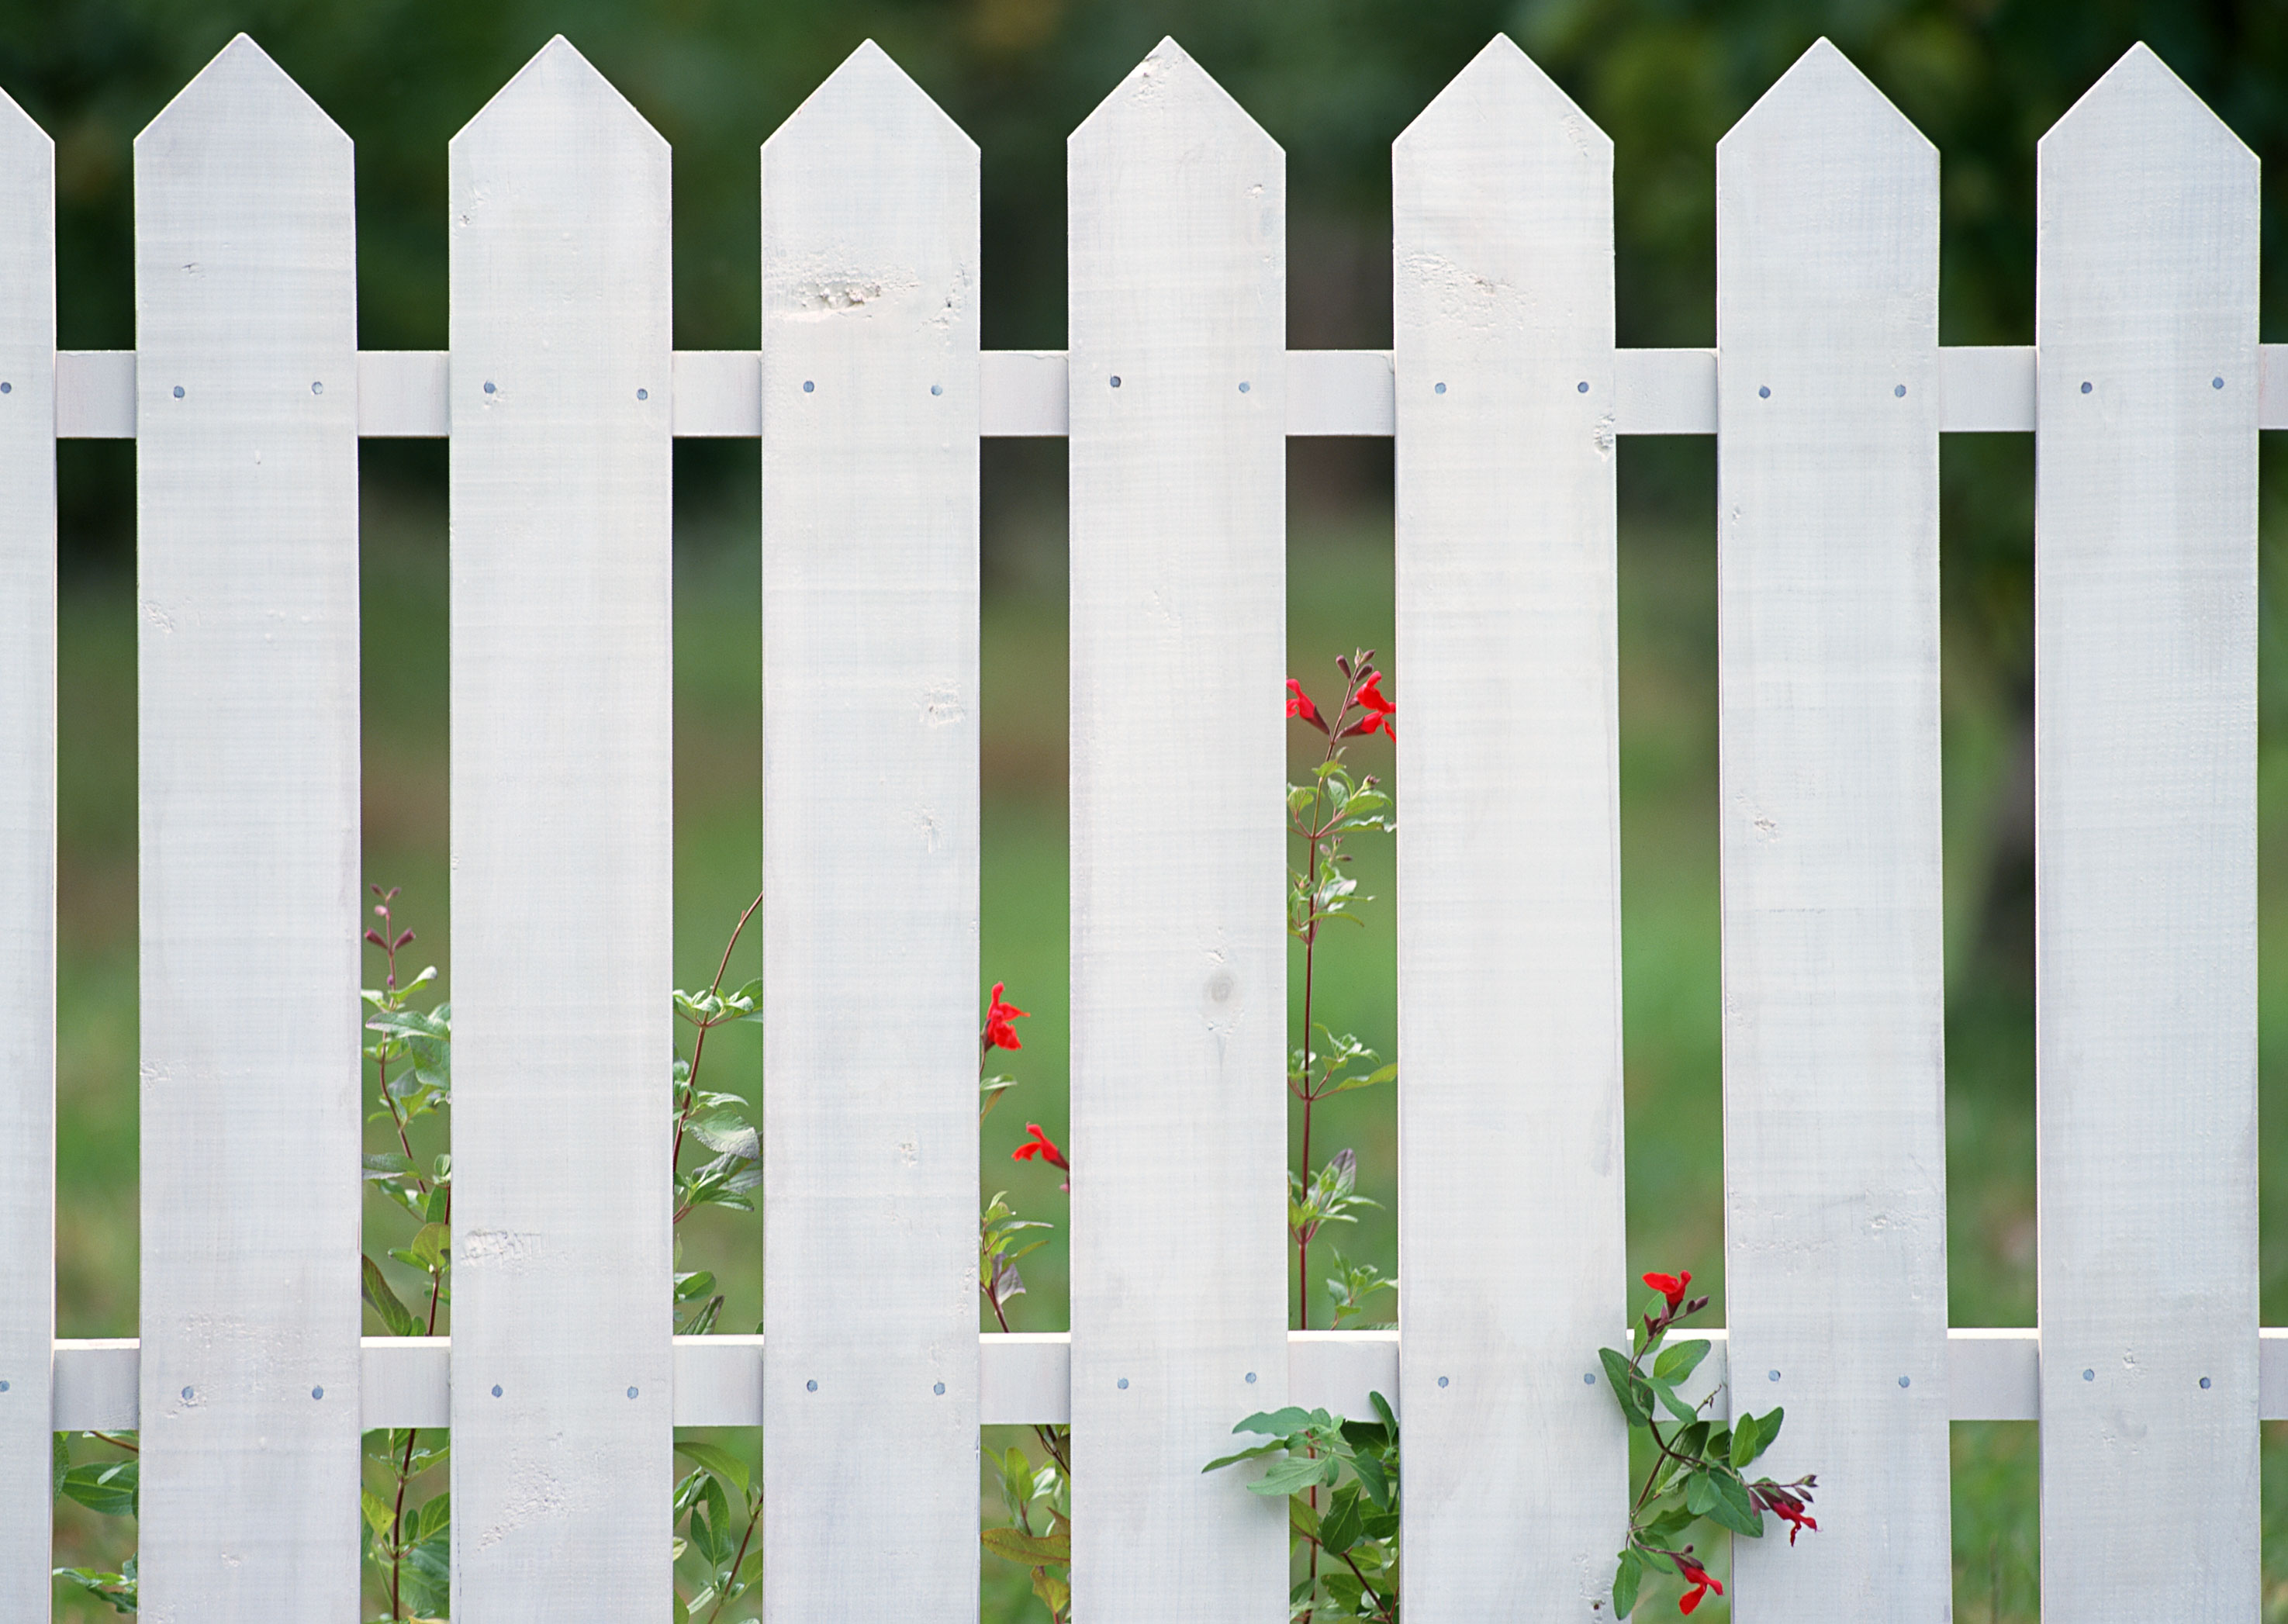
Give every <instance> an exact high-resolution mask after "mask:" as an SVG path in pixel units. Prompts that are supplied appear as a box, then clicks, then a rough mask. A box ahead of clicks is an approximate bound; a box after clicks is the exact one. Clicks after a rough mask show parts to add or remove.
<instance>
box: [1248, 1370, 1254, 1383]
mask: <svg viewBox="0 0 2288 1624" xmlns="http://www.w3.org/2000/svg"><path fill="white" fill-rule="evenodd" d="M1247 1379H1248V1380H1249V1381H1250V1382H1252V1381H1254V1380H1255V1373H1254V1372H1253V1371H1249V1372H1248V1373H1247Z"/></svg>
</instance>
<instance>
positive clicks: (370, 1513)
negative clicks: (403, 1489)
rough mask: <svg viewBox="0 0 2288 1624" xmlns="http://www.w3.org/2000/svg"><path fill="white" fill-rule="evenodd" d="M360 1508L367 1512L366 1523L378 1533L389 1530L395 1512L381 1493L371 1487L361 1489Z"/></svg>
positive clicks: (359, 1493)
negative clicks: (375, 1491)
mask: <svg viewBox="0 0 2288 1624" xmlns="http://www.w3.org/2000/svg"><path fill="white" fill-rule="evenodd" d="M358 1509H359V1510H360V1511H361V1512H363V1513H364V1514H365V1525H366V1526H367V1527H369V1528H370V1529H372V1530H373V1531H374V1533H376V1534H377V1535H378V1534H385V1533H388V1532H389V1525H390V1522H391V1520H392V1517H393V1513H392V1512H391V1510H390V1509H389V1502H388V1501H385V1500H384V1499H383V1498H382V1497H381V1496H380V1495H378V1494H377V1493H374V1492H373V1491H372V1490H371V1489H361V1490H359V1491H358Z"/></svg>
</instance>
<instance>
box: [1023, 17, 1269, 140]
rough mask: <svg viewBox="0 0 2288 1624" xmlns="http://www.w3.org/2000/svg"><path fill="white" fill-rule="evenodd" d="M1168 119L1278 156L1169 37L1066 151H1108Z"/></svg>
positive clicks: (1103, 103)
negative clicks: (1259, 146) (1246, 142)
mask: <svg viewBox="0 0 2288 1624" xmlns="http://www.w3.org/2000/svg"><path fill="white" fill-rule="evenodd" d="M1172 118H1181V119H1184V120H1186V121H1187V122H1188V123H1196V124H1197V125H1198V126H1199V127H1200V129H1201V130H1202V131H1203V132H1208V131H1218V130H1220V131H1224V132H1227V133H1228V134H1229V135H1230V136H1233V137H1235V138H1238V139H1247V140H1254V141H1259V142H1261V143H1262V145H1263V147H1265V148H1266V149H1267V151H1269V152H1278V151H1279V150H1280V148H1279V143H1278V142H1276V141H1275V140H1273V139H1271V136H1270V134H1269V132H1268V131H1266V130H1265V129H1264V128H1263V126H1262V125H1260V124H1259V123H1256V122H1255V120H1254V119H1253V118H1251V117H1250V116H1249V115H1248V111H1247V109H1246V108H1245V107H1241V106H1240V105H1239V103H1238V102H1237V101H1235V100H1234V99H1232V95H1231V92H1230V91H1227V90H1225V89H1224V88H1223V86H1222V85H1220V84H1218V83H1216V82H1215V80H1214V78H1213V77H1212V76H1211V75H1209V73H1208V71H1207V69H1206V68H1204V67H1201V66H1200V65H1199V64H1198V63H1197V62H1196V61H1194V60H1193V59H1192V58H1191V54H1190V53H1189V52H1188V51H1186V50H1185V49H1184V48H1183V47H1182V46H1181V45H1180V44H1177V43H1176V41H1175V36H1173V35H1171V36H1167V37H1165V38H1164V39H1163V40H1161V42H1160V43H1159V44H1156V45H1155V46H1153V47H1152V50H1151V51H1150V53H1149V54H1148V55H1147V56H1146V57H1145V59H1143V60H1142V61H1140V62H1139V63H1138V64H1137V65H1136V66H1135V67H1132V68H1131V69H1130V70H1129V73H1128V76H1127V77H1126V78H1125V79H1123V80H1122V81H1121V82H1120V83H1119V84H1118V85H1117V86H1116V88H1115V89H1114V91H1113V92H1112V94H1110V95H1109V96H1107V97H1106V98H1105V99H1103V100H1102V101H1100V102H1099V103H1097V104H1096V108H1095V110H1094V111H1093V112H1092V113H1090V115H1088V116H1087V117H1086V118H1084V119H1083V120H1081V122H1080V124H1079V126H1078V127H1077V128H1076V129H1075V130H1074V131H1073V132H1072V134H1071V135H1070V136H1069V137H1067V138H1066V141H1065V146H1066V149H1067V151H1068V152H1069V153H1085V152H1087V151H1089V150H1091V149H1092V148H1109V147H1114V146H1116V145H1118V144H1121V143H1124V142H1127V141H1129V140H1132V139H1134V138H1133V134H1132V132H1133V131H1136V130H1137V129H1139V128H1140V127H1151V126H1158V125H1161V124H1164V123H1166V122H1167V121H1168V120H1170V119H1172Z"/></svg>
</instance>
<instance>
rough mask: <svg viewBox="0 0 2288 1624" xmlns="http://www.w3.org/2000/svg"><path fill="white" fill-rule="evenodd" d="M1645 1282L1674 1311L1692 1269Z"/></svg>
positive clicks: (1655, 1277)
mask: <svg viewBox="0 0 2288 1624" xmlns="http://www.w3.org/2000/svg"><path fill="white" fill-rule="evenodd" d="M1644 1283H1645V1284H1646V1285H1648V1286H1649V1287H1652V1288H1653V1289H1654V1290H1655V1291H1656V1292H1658V1293H1660V1295H1662V1296H1664V1297H1666V1298H1667V1299H1668V1306H1669V1311H1670V1312H1672V1313H1673V1312H1674V1311H1676V1309H1677V1306H1678V1305H1679V1304H1680V1303H1682V1302H1683V1301H1684V1288H1685V1287H1688V1286H1689V1285H1691V1284H1692V1271H1691V1270H1689V1269H1687V1270H1686V1271H1684V1272H1683V1273H1682V1274H1681V1275H1674V1274H1648V1275H1646V1276H1645V1277H1644ZM1717 1594H1718V1595H1722V1594H1723V1592H1722V1591H1718V1592H1717Z"/></svg>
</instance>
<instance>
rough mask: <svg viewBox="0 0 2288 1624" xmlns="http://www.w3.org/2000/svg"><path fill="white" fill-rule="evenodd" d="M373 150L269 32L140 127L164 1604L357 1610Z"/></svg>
mask: <svg viewBox="0 0 2288 1624" xmlns="http://www.w3.org/2000/svg"><path fill="white" fill-rule="evenodd" d="M352 162H353V160H352V153H351V147H350V141H349V138H348V137H346V136H345V135H344V134H343V133H342V132H341V131H339V130H338V129H337V128H336V127H335V126H334V124H333V123H332V121H330V119H328V118H327V117H326V115H324V113H322V112H321V111H320V110H319V108H318V107H317V106H316V104H315V103H314V102H312V101H311V100H310V99H309V98H308V97H306V96H305V95H304V94H303V93H302V92H301V91H300V90H298V88H296V86H295V85H294V83H293V82H292V81H291V80H290V79H288V78H287V77H286V75H284V74H283V73H282V72H281V71H280V70H279V68H278V67H277V65H276V64H275V63H274V62H272V61H271V60H270V59H269V58H268V57H266V56H265V55H264V54H263V53H262V51H261V50H260V49H259V48H258V46H256V44H254V42H253V41H252V40H250V39H248V38H247V37H246V36H244V35H241V36H238V37H237V38H236V39H234V41H232V42H231V44H229V45H228V46H226V48H225V49H224V50H223V51H222V52H221V54H220V55H218V56H217V57H216V58H215V59H214V60H213V61H212V62H211V63H210V64H209V65H208V66H207V67H206V68H205V70H204V71H203V72H202V73H201V74H200V75H199V76H198V77H197V78H196V79H194V80H193V81H192V82H191V83H190V84H189V86H188V87H187V88H186V89H185V90H184V91H183V92H182V93H181V94H180V95H179V96H178V97H176V99H174V100H173V101H172V102H171V103H170V104H169V105H168V107H167V108H166V110H165V111H163V113H161V114H160V115H159V116H158V117H157V118H155V119H154V120H153V121H152V123H151V124H150V126H149V127H148V128H147V129H146V130H145V131H143V133H142V134H141V135H140V136H139V137H137V138H136V141H135V237H136V250H135V307H136V308H135V325H136V340H137V345H138V351H139V369H138V370H139V380H138V391H137V418H138V424H137V441H138V443H137V446H136V466H137V481H136V494H137V503H138V522H139V543H138V549H137V574H136V593H137V598H138V600H139V602H138V614H137V616H136V621H137V625H136V632H137V642H136V654H137V667H136V676H137V693H138V705H137V728H138V751H137V764H138V773H139V782H140V838H141V868H140V876H139V877H140V888H141V889H140V897H141V915H142V920H141V927H142V955H141V1021H142V1146H143V1152H142V1208H143V1220H142V1276H143V1288H142V1338H143V1357H142V1370H141V1388H142V1508H141V1512H142V1515H141V1524H140V1528H139V1544H140V1554H141V1564H142V1565H141V1580H142V1616H143V1617H144V1618H146V1619H148V1620H154V1624H191V1621H192V1620H205V1619H216V1618H245V1619H253V1618H296V1619H311V1620H344V1621H346V1620H351V1619H354V1617H355V1616H356V1613H357V1580H358V1574H357V1540H358V1511H357V1504H358V1502H357V1493H358V1489H357V1477H358V1333H359V1329H360V1327H359V1314H360V1309H359V1306H358V1238H359V1218H360V1208H361V1199H360V1198H361V1181H360V1175H359V1162H358V1151H359V1133H360V1123H359V1115H358V1084H359V1067H360V1060H359V1054H358V1042H359V1015H358V993H357V988H358V933H359V930H360V923H359V918H360V911H361V910H360V907H359V902H360V897H359V812H358V787H359V765H358V750H359V739H358V733H359V725H358V552H357V546H358V543H357V284H356V273H355V272H356V236H355V229H354V211H353V200H354V186H353V180H352ZM321 1394H322V1397H321Z"/></svg>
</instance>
